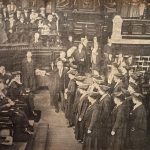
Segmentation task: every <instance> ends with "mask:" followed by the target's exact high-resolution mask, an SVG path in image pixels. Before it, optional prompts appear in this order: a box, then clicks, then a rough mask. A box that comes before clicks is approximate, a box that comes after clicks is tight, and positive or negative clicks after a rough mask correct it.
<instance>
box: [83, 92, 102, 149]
mask: <svg viewBox="0 0 150 150" xmlns="http://www.w3.org/2000/svg"><path fill="white" fill-rule="evenodd" d="M99 98H100V94H99V93H98V92H92V93H89V94H88V100H89V102H90V105H89V106H88V108H87V110H86V113H85V116H84V123H83V126H84V141H83V147H82V150H87V149H88V150H98V126H99V125H98V115H99V107H98V103H97V100H98V99H99Z"/></svg>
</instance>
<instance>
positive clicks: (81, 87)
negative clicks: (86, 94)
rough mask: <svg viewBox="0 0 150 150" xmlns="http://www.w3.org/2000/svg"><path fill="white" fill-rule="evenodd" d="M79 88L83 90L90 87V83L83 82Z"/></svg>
mask: <svg viewBox="0 0 150 150" xmlns="http://www.w3.org/2000/svg"><path fill="white" fill-rule="evenodd" d="M78 88H79V89H82V90H87V89H88V88H89V85H88V84H84V83H83V84H82V85H79V86H78Z"/></svg>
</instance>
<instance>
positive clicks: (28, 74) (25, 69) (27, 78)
mask: <svg viewBox="0 0 150 150" xmlns="http://www.w3.org/2000/svg"><path fill="white" fill-rule="evenodd" d="M22 78H23V85H24V88H25V89H26V91H28V92H29V91H34V90H35V66H34V62H33V59H32V52H31V51H28V52H27V54H26V57H25V58H24V60H23V61H22Z"/></svg>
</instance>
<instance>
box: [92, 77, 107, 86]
mask: <svg viewBox="0 0 150 150" xmlns="http://www.w3.org/2000/svg"><path fill="white" fill-rule="evenodd" d="M93 82H94V83H97V84H100V85H101V84H104V83H105V81H103V80H101V78H100V79H96V78H93Z"/></svg>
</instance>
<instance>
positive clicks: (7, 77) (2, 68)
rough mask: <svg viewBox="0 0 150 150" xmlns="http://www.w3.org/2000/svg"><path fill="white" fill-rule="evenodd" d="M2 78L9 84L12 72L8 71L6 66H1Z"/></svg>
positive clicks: (0, 75) (0, 76)
mask: <svg viewBox="0 0 150 150" xmlns="http://www.w3.org/2000/svg"><path fill="white" fill-rule="evenodd" d="M0 78H1V79H2V80H3V82H4V84H6V85H8V83H9V82H10V79H11V74H10V73H9V72H6V69H5V67H4V66H0Z"/></svg>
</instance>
